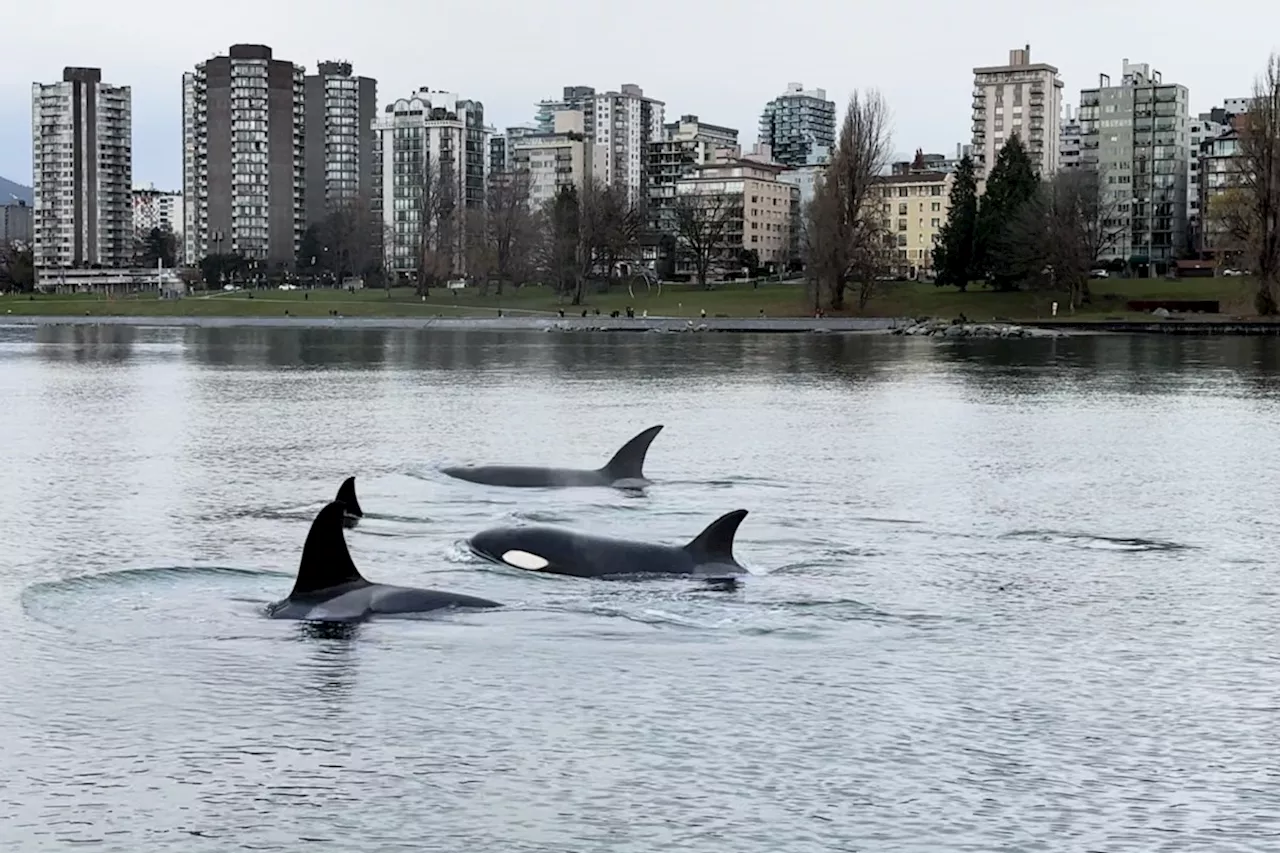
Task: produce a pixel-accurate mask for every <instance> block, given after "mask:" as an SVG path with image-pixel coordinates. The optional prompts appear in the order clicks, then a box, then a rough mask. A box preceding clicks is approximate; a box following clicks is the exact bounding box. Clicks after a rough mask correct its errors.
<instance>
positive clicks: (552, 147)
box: [509, 110, 592, 210]
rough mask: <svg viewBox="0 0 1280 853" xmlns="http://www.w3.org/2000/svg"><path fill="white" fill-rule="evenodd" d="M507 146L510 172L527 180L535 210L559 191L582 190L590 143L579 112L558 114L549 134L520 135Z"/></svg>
mask: <svg viewBox="0 0 1280 853" xmlns="http://www.w3.org/2000/svg"><path fill="white" fill-rule="evenodd" d="M509 144H510V158H511V163H510V166H511V171H513V172H519V173H523V174H525V175H527V176H528V181H529V205H530V207H532V208H533V209H535V210H537V209H538V208H540V207H541V206H543V205H545V204H546V203H547V202H549V201H551V199H553V198H555V195H556V193H557V192H558V191H559V190H560V188H561V187H565V186H569V187H575V188H578V189H581V188H582V184H583V180H584V179H585V178H586V176H587V175H590V174H591V163H592V143H591V140H590V139H589V138H588V137H587V135H586V131H585V129H584V117H583V115H582V113H581V112H580V111H578V110H560V111H558V112H557V113H556V114H555V123H554V124H553V125H552V132H551V133H522V134H519V135H516V136H513V137H511V138H510V140H509Z"/></svg>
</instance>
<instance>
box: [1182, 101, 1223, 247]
mask: <svg viewBox="0 0 1280 853" xmlns="http://www.w3.org/2000/svg"><path fill="white" fill-rule="evenodd" d="M1229 128H1230V125H1229V124H1227V123H1225V122H1218V121H1214V119H1213V118H1212V117H1211V116H1209V115H1208V114H1205V115H1201V116H1200V117H1199V118H1196V119H1193V120H1191V121H1190V122H1189V124H1188V129H1187V138H1188V149H1187V151H1188V154H1187V229H1188V230H1189V232H1190V235H1191V237H1190V239H1191V241H1192V244H1193V245H1195V244H1196V243H1198V242H1199V241H1198V240H1197V239H1196V238H1195V235H1196V234H1199V233H1200V221H1201V217H1200V202H1201V199H1200V194H1201V189H1202V188H1201V178H1202V176H1203V173H1202V172H1201V169H1200V152H1201V149H1202V146H1203V145H1204V143H1205V142H1207V141H1209V140H1212V139H1217V138H1218V137H1219V136H1221V135H1222V134H1223V133H1225V132H1226V131H1227V130H1228V129H1229Z"/></svg>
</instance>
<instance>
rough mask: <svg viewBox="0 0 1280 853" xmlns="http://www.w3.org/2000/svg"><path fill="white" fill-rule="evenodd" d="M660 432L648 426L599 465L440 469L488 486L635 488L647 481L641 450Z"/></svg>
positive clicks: (452, 475)
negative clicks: (604, 463)
mask: <svg viewBox="0 0 1280 853" xmlns="http://www.w3.org/2000/svg"><path fill="white" fill-rule="evenodd" d="M660 432H662V427H661V425H659V426H654V427H649V428H648V429H647V430H645V431H644V432H642V433H640V434H639V435H637V436H636V437H635V438H633V439H631V440H630V441H628V442H627V443H626V444H624V445H623V446H622V449H621V450H619V451H618V452H617V453H615V454H614V456H613V458H612V459H610V460H609V462H608V464H607V465H605V466H604V467H603V468H597V469H594V470H588V469H581V468H540V467H536V466H526V465H483V466H478V467H468V468H461V467H451V468H445V469H444V473H445V474H448V475H449V476H450V477H456V478H458V479H459V480H468V481H470V482H472V483H484V484H485V485H489V486H512V487H515V488H570V487H574V486H612V487H614V488H619V489H638V488H641V487H643V486H647V485H649V481H648V480H647V479H646V478H645V476H644V459H645V454H647V453H648V452H649V445H650V444H652V443H653V440H654V439H655V438H656V437H657V436H658V433H660Z"/></svg>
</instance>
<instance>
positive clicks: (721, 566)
mask: <svg viewBox="0 0 1280 853" xmlns="http://www.w3.org/2000/svg"><path fill="white" fill-rule="evenodd" d="M746 516H747V511H746V510H745V509H739V510H735V511H733V512H731V513H728V514H726V515H723V516H721V517H720V518H718V519H716V520H715V521H713V522H711V524H710V526H708V527H707V529H706V530H704V531H702V533H700V534H698V536H697V538H695V539H694V540H693V541H692V542H690V543H689V544H687V545H683V546H675V545H657V544H653V543H649V542H634V541H630V540H625V539H611V538H608V537H604V536H591V535H588V534H585V533H579V532H577V531H573V530H566V529H563V528H559V527H496V528H492V529H489V530H485V531H482V532H480V533H477V534H476V535H475V536H473V537H471V539H470V540H468V542H467V544H468V546H469V547H470V548H471V551H472V552H473V553H475V554H476V555H477V556H479V557H482V558H484V559H486V560H489V561H491V562H494V563H497V564H499V565H503V566H510V567H512V568H516V569H524V570H526V571H531V572H543V573H547V574H556V575H570V576H572V577H579V578H609V577H624V576H643V575H689V576H694V577H699V578H706V579H708V580H715V581H717V582H725V581H727V580H728V579H731V578H736V577H738V576H741V575H746V574H749V572H748V571H747V570H746V569H745V568H743V566H742V565H740V564H739V563H738V561H737V560H736V559H734V556H733V538H734V535H735V534H736V533H737V531H738V525H740V524H741V523H742V519H744V518H746Z"/></svg>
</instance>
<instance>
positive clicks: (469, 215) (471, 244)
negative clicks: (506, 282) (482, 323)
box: [463, 207, 498, 294]
mask: <svg viewBox="0 0 1280 853" xmlns="http://www.w3.org/2000/svg"><path fill="white" fill-rule="evenodd" d="M464 223H465V228H464V231H463V246H464V247H463V258H464V261H465V262H466V268H467V275H468V277H470V278H473V279H475V280H476V281H478V282H479V284H480V292H481V293H486V294H487V293H488V292H489V279H490V278H492V277H493V275H494V273H495V272H496V271H497V267H498V258H497V252H496V251H495V250H494V247H493V243H492V234H491V227H492V223H491V222H490V221H489V212H488V211H487V210H485V209H484V208H481V207H476V208H470V209H468V210H467V211H466V212H465V216H464Z"/></svg>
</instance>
